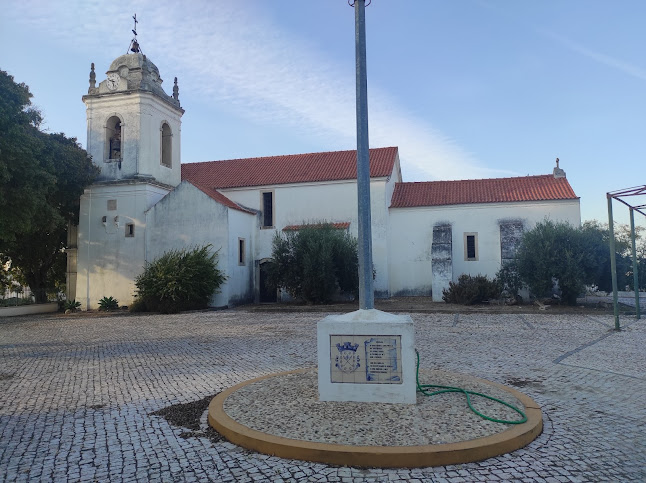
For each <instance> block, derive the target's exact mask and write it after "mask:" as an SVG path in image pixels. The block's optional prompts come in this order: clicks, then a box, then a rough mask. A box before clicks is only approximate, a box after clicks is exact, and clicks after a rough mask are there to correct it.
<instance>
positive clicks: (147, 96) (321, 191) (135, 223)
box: [68, 42, 581, 309]
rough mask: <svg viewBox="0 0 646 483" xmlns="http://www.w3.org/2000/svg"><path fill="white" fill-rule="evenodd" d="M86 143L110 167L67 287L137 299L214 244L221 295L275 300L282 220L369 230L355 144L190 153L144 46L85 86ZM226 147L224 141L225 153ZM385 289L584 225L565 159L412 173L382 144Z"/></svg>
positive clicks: (473, 268)
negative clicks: (528, 171)
mask: <svg viewBox="0 0 646 483" xmlns="http://www.w3.org/2000/svg"><path fill="white" fill-rule="evenodd" d="M83 102H84V103H85V105H86V108H87V129H88V132H87V151H88V152H89V153H90V154H91V156H92V159H93V162H94V163H95V164H96V165H97V166H98V167H99V168H100V175H99V176H98V178H97V179H96V180H95V182H94V184H92V185H91V186H89V187H88V188H86V190H85V192H84V194H83V195H82V197H81V203H80V218H79V225H78V227H72V229H71V230H70V234H69V238H70V239H69V244H68V245H69V246H70V248H69V249H68V292H69V293H68V298H69V299H75V300H77V301H79V302H81V304H82V307H83V308H84V309H95V308H97V306H98V301H99V300H100V299H101V298H103V297H109V296H112V297H114V298H116V299H117V300H119V303H120V304H122V305H128V304H130V303H131V302H132V300H133V298H134V293H135V285H134V280H135V278H136V277H137V275H139V274H140V273H142V272H143V270H144V266H145V264H146V263H147V262H152V261H154V260H155V259H156V258H158V257H160V256H161V255H162V254H163V253H164V252H166V251H168V250H171V249H181V248H186V247H193V246H198V245H204V244H210V245H211V246H212V248H213V250H219V268H220V270H222V271H223V272H224V273H225V274H226V276H227V281H226V282H225V283H224V285H223V286H222V287H221V291H220V292H219V293H218V294H214V296H213V299H212V300H211V305H212V306H214V307H222V306H234V305H239V304H243V303H248V302H254V301H255V302H271V301H276V300H277V298H278V297H280V294H277V293H275V292H272V291H269V290H267V288H266V287H265V284H264V275H265V270H264V267H265V265H264V264H265V263H266V262H267V261H268V260H269V259H270V257H271V249H272V239H273V237H274V235H275V233H276V232H278V231H287V230H297V229H299V227H300V226H302V225H304V224H309V223H320V222H324V221H325V222H329V223H333V224H334V226H335V227H336V228H337V229H339V230H347V231H348V232H349V233H350V234H352V235H354V236H355V237H356V236H357V231H358V229H357V184H356V176H357V174H356V164H357V160H356V151H354V150H352V151H331V152H323V153H310V154H300V155H286V156H269V157H260V158H250V159H234V160H228V161H207V162H202V163H190V164H184V165H182V164H181V118H182V115H183V114H184V109H183V108H182V107H181V105H180V101H179V89H178V85H177V78H175V82H174V85H173V89H172V94H171V95H168V94H167V93H166V92H165V91H164V89H163V88H162V78H161V76H160V73H159V70H158V69H157V67H156V66H155V65H154V64H153V63H152V62H151V61H150V59H148V58H147V57H146V56H145V55H143V54H142V53H141V52H140V51H139V48H138V46H137V45H136V42H135V46H134V48H133V53H130V54H125V55H122V56H120V57H118V58H117V59H115V60H114V61H113V62H112V64H111V65H110V67H109V69H108V71H107V73H106V78H105V79H104V80H102V81H101V82H100V83H99V84H98V86H97V84H96V74H95V71H94V64H92V70H91V72H90V86H89V89H88V93H87V95H84V96H83ZM214 154H215V155H217V153H214ZM370 191H371V204H372V237H373V240H372V243H373V263H374V267H375V273H376V278H375V282H374V286H375V295H376V296H377V297H391V296H403V295H425V296H432V297H433V300H435V301H441V300H442V298H441V297H442V289H444V288H447V287H448V283H449V282H450V281H456V280H457V278H458V277H459V276H460V275H461V274H463V273H468V274H472V275H476V274H485V275H488V276H490V277H492V276H494V275H495V273H496V272H497V271H498V269H499V268H500V267H501V264H502V263H504V261H505V260H506V259H511V258H513V256H514V251H515V248H516V246H517V245H518V241H519V239H520V236H521V235H522V232H523V230H527V229H531V228H532V227H533V226H534V225H535V224H536V223H537V222H540V221H542V220H544V219H545V218H549V219H550V220H553V221H558V222H561V221H562V222H569V223H570V224H572V225H575V226H578V225H579V224H580V221H581V220H580V207H579V198H578V197H577V196H576V194H575V193H574V191H573V190H572V187H571V186H570V184H569V183H568V181H567V178H566V177H565V173H564V172H563V170H561V169H560V168H559V167H558V164H557V167H556V168H554V171H553V173H551V174H546V175H540V176H525V177H516V178H500V179H481V180H467V181H431V182H416V183H407V182H404V181H403V180H402V176H401V169H400V165H399V154H398V148H397V147H383V148H374V149H371V150H370Z"/></svg>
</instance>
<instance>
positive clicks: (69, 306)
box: [63, 300, 81, 312]
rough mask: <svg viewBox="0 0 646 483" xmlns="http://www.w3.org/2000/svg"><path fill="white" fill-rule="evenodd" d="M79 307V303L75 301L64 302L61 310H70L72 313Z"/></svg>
mask: <svg viewBox="0 0 646 483" xmlns="http://www.w3.org/2000/svg"><path fill="white" fill-rule="evenodd" d="M80 306H81V302H77V301H76V300H66V301H65V303H63V310H71V311H72V312H76V311H77V310H78V309H79V307H80Z"/></svg>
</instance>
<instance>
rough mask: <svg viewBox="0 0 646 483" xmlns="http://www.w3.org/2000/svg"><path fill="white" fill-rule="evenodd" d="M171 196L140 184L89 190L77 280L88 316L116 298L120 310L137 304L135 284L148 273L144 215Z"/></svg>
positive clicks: (83, 199)
mask: <svg viewBox="0 0 646 483" xmlns="http://www.w3.org/2000/svg"><path fill="white" fill-rule="evenodd" d="M167 193H168V190H166V189H164V188H162V187H159V186H155V185H151V184H147V183H136V182H124V183H122V184H105V185H101V184H98V185H92V186H91V187H90V188H88V189H86V190H85V193H84V194H83V195H82V196H81V206H80V217H79V227H78V249H77V276H76V300H77V301H78V302H81V304H82V308H83V309H84V310H87V309H95V308H97V306H98V301H99V300H100V299H101V298H103V297H114V298H116V299H117V300H118V301H119V303H120V304H121V305H128V304H130V303H131V302H132V299H133V294H134V292H135V286H134V278H135V277H136V276H137V275H139V274H140V273H141V271H142V270H143V261H144V258H145V243H144V237H145V231H146V222H145V216H144V212H145V211H146V210H147V209H148V208H149V207H150V206H152V205H153V204H154V203H156V202H157V201H158V200H160V199H161V198H162V197H163V196H165V195H166V194H167ZM104 217H105V221H104ZM128 230H131V232H129V231H128ZM130 233H132V236H130Z"/></svg>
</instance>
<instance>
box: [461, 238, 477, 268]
mask: <svg viewBox="0 0 646 483" xmlns="http://www.w3.org/2000/svg"><path fill="white" fill-rule="evenodd" d="M464 259H465V260H467V261H477V260H478V234H477V233H465V234H464Z"/></svg>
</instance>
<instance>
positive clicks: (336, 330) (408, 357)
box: [317, 309, 417, 404]
mask: <svg viewBox="0 0 646 483" xmlns="http://www.w3.org/2000/svg"><path fill="white" fill-rule="evenodd" d="M317 340H318V386H319V400H320V401H356V402H381V403H403V404H415V402H416V391H417V384H416V378H415V329H414V326H413V319H411V317H410V316H409V315H394V314H389V313H386V312H382V311H380V310H376V309H370V310H357V311H356V312H351V313H349V314H343V315H329V316H327V317H326V318H325V319H323V320H321V321H320V322H319V323H318V326H317Z"/></svg>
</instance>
